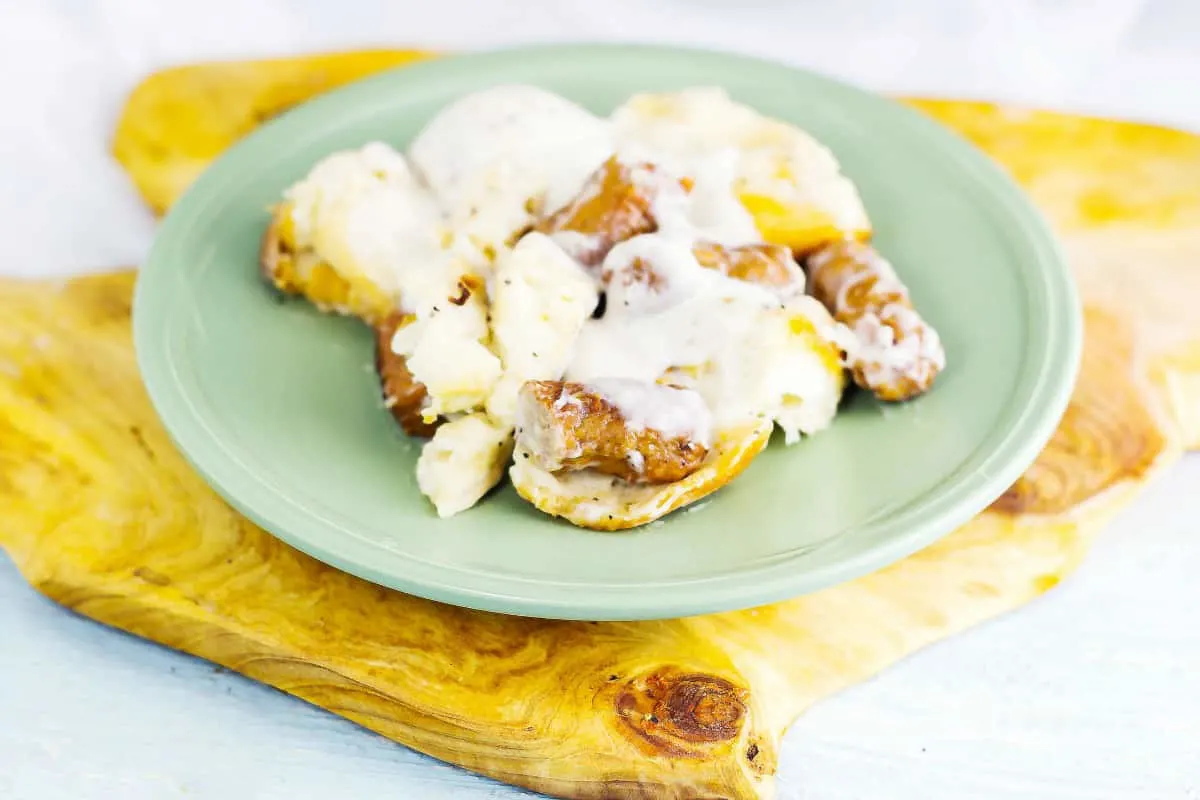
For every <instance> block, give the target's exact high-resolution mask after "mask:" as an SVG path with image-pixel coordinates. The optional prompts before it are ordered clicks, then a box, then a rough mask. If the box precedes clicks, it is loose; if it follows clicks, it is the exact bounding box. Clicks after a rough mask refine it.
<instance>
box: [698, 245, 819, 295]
mask: <svg viewBox="0 0 1200 800" xmlns="http://www.w3.org/2000/svg"><path fill="white" fill-rule="evenodd" d="M692 254H693V255H695V256H696V260H697V261H698V262H699V263H700V266H702V267H705V268H706V269H715V270H717V271H719V272H721V273H722V274H724V275H728V276H729V277H730V278H736V279H737V280H739V281H746V282H747V283H757V284H759V285H760V286H770V287H774V288H780V289H782V288H785V287H789V286H796V287H803V286H804V273H803V272H802V271H801V270H800V265H799V264H797V263H796V260H795V259H794V258H792V251H791V250H789V249H788V248H786V247H784V246H783V245H779V244H747V245H741V246H738V247H725V246H723V245H719V244H715V243H713V242H701V243H700V244H697V245H696V246H695V247H693V248H692Z"/></svg>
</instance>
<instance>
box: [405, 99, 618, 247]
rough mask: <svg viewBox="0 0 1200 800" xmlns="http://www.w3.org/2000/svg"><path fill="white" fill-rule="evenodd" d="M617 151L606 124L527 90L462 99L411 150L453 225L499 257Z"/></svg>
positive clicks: (581, 110)
mask: <svg viewBox="0 0 1200 800" xmlns="http://www.w3.org/2000/svg"><path fill="white" fill-rule="evenodd" d="M612 152H613V144H612V136H611V129H610V125H609V123H608V122H607V121H606V120H602V119H600V118H599V117H596V116H595V115H593V114H591V113H590V112H588V111H587V110H585V109H584V108H582V107H580V106H578V105H576V104H574V103H572V102H570V101H569V100H566V99H565V98H562V97H559V96H558V95H555V94H552V93H550V92H547V91H545V90H543V89H539V88H536V87H533V86H524V85H503V86H496V87H493V88H491V89H486V90H483V91H480V92H475V93H473V94H470V95H467V96H465V97H463V98H461V99H459V100H458V101H456V102H454V103H452V104H451V105H449V106H447V107H446V108H444V109H443V110H442V111H441V112H439V113H438V114H437V116H435V117H434V118H433V119H432V120H431V121H430V122H429V124H428V125H426V126H425V128H424V129H423V130H422V131H421V132H420V133H419V134H418V135H417V137H416V139H414V140H413V143H412V145H411V147H410V148H409V156H410V158H411V161H412V163H413V165H414V167H415V168H416V170H417V171H418V172H419V174H420V175H421V176H422V177H423V178H424V180H425V182H426V183H427V184H428V186H429V187H430V188H431V189H432V191H433V193H434V195H435V196H436V197H437V199H438V201H439V203H440V204H441V206H442V208H443V209H444V210H445V212H446V214H447V216H448V218H449V221H450V223H451V225H453V226H454V228H455V229H456V230H459V231H461V232H462V233H463V234H465V235H466V236H467V237H468V238H470V239H471V240H472V241H473V242H474V243H475V244H477V245H478V246H479V247H481V248H486V249H490V250H493V251H494V250H497V249H499V248H502V247H503V246H504V245H505V244H506V243H507V241H508V240H509V238H510V237H511V236H512V234H513V232H514V231H517V230H520V229H521V228H523V227H526V226H527V225H528V224H529V223H531V222H532V221H533V220H534V218H535V216H536V214H537V213H538V212H540V211H549V210H553V209H555V208H558V207H560V206H562V205H565V204H566V203H567V202H569V201H570V200H571V199H572V198H573V197H575V195H576V194H578V192H579V190H580V189H581V188H582V187H583V185H584V182H585V181H586V180H587V178H588V176H589V175H591V173H592V172H593V171H594V170H595V169H596V168H597V167H598V166H600V164H601V163H603V162H604V160H605V159H607V158H608V157H609V156H610V155H611V154H612Z"/></svg>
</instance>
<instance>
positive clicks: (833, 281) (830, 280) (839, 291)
mask: <svg viewBox="0 0 1200 800" xmlns="http://www.w3.org/2000/svg"><path fill="white" fill-rule="evenodd" d="M807 263H808V277H809V288H810V291H811V292H812V294H813V296H814V297H816V298H817V300H819V301H820V302H821V304H822V305H824V306H825V307H826V308H827V309H829V313H830V314H832V315H833V318H834V319H836V320H837V321H838V322H841V323H842V324H844V325H845V326H846V327H848V328H849V329H850V330H851V332H852V333H853V334H854V340H853V341H852V342H850V343H849V344H850V345H852V346H851V347H848V348H847V353H846V356H847V366H848V367H849V368H850V371H851V372H852V373H853V375H854V382H855V383H856V384H858V385H859V386H860V387H862V388H863V389H867V390H868V391H871V392H874V393H875V396H876V397H878V398H879V399H880V400H885V401H888V402H899V401H903V400H909V399H911V398H913V397H916V396H917V395H920V394H923V393H924V392H926V391H928V390H929V387H930V386H932V385H933V381H934V379H935V378H937V375H938V373H939V372H941V370H942V368H943V367H944V366H945V365H946V353H945V351H944V350H943V349H942V343H941V340H940V339H939V338H938V335H937V331H935V330H934V329H933V327H932V326H930V325H929V324H928V323H927V322H925V320H923V319H921V316H920V315H919V314H918V313H917V311H916V309H915V308H913V304H912V300H910V299H909V296H908V290H907V289H906V288H905V287H904V284H903V283H901V282H900V279H899V277H898V276H897V275H896V270H895V269H894V268H893V267H892V265H891V264H890V263H889V262H888V261H887V259H885V258H884V257H883V256H881V255H880V254H879V253H878V252H877V251H876V250H875V249H874V248H873V247H871V246H870V245H868V244H864V243H862V242H856V241H850V240H847V241H843V242H836V243H834V244H830V245H826V246H825V247H823V248H821V249H820V250H818V251H816V252H815V253H813V254H812V255H811V256H809V258H808V262H807Z"/></svg>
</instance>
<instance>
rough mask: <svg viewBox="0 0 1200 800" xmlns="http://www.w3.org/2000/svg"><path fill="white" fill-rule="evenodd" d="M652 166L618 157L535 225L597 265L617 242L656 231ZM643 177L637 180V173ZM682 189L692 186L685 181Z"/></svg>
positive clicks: (590, 264)
mask: <svg viewBox="0 0 1200 800" xmlns="http://www.w3.org/2000/svg"><path fill="white" fill-rule="evenodd" d="M654 172H655V168H654V165H652V164H635V165H629V164H623V163H621V162H620V161H618V160H617V157H616V156H613V157H612V158H610V159H608V160H607V161H605V162H604V163H603V164H602V165H600V167H599V168H598V169H597V170H596V171H595V172H594V173H593V174H592V176H591V177H590V178H589V179H588V181H587V183H586V184H584V187H583V190H582V191H581V192H580V193H579V195H578V196H577V197H576V198H575V199H574V200H572V201H571V202H570V203H568V204H567V205H565V206H564V207H562V208H560V209H558V210H557V211H555V212H553V213H552V214H550V215H549V216H548V217H546V218H545V219H543V220H542V221H541V222H539V223H538V224H537V225H536V226H535V230H537V231H539V232H541V233H545V234H548V235H554V234H556V233H563V232H566V233H569V234H572V235H571V236H567V237H564V236H559V237H556V238H557V239H558V241H559V243H560V244H562V245H563V247H564V249H566V251H567V252H568V253H570V254H571V255H572V256H573V257H574V258H575V259H576V260H577V261H579V263H581V264H583V265H584V266H585V267H595V266H597V265H599V264H600V262H601V261H603V260H604V257H605V256H606V255H608V251H609V250H611V249H612V248H613V246H614V245H616V244H619V243H620V242H623V241H625V240H626V239H630V238H632V237H634V236H637V235H638V234H641V233H653V232H654V231H655V230H657V229H658V223H657V222H655V220H654V215H653V213H652V206H653V204H654V198H655V195H656V189H655V187H654V185H653V184H654V182H653V180H649V178H652V176H653V175H654ZM639 175H640V176H643V178H644V179H639V177H638V176H639ZM681 184H682V185H683V187H684V189H688V188H690V184H689V183H688V182H686V181H681Z"/></svg>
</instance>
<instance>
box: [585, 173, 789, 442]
mask: <svg viewBox="0 0 1200 800" xmlns="http://www.w3.org/2000/svg"><path fill="white" fill-rule="evenodd" d="M714 158H715V159H716V161H717V162H719V161H720V159H721V158H722V156H721V155H720V154H718V155H716V156H715V157H714ZM656 166H657V164H656ZM696 167H697V168H696V170H695V172H694V174H696V175H700V176H703V177H702V178H699V179H694V180H695V183H694V185H693V188H692V191H691V192H685V191H684V190H683V189H682V187H681V186H680V183H679V178H680V177H684V175H680V174H678V173H675V172H673V171H672V169H666V168H662V167H661V166H659V168H658V169H656V170H655V172H653V173H650V172H648V171H643V172H641V173H640V174H639V175H637V176H636V177H635V180H641V181H646V182H650V181H653V182H654V185H653V187H648V188H653V189H654V191H653V192H649V193H650V194H652V195H653V196H654V197H655V200H654V203H653V207H652V213H653V214H654V217H655V219H656V221H657V222H658V224H659V228H658V230H657V231H656V232H654V233H647V234H642V235H639V236H634V237H632V238H630V239H628V240H626V241H624V242H621V243H619V244H617V245H616V246H615V247H613V249H612V250H611V251H610V252H609V253H608V255H607V256H606V257H605V259H604V262H603V265H602V268H601V270H600V274H601V275H603V276H607V283H606V290H607V302H606V311H605V314H604V316H603V317H602V318H600V319H596V320H589V321H588V322H586V323H585V324H584V326H583V329H582V330H581V331H580V333H579V337H578V339H577V340H576V342H575V352H574V357H573V358H572V359H571V362H570V364H569V365H568V366H567V369H566V376H565V377H566V378H567V380H571V381H580V382H584V383H595V382H596V381H598V380H601V379H624V380H626V381H632V382H640V384H641V385H652V384H654V383H655V382H656V381H658V380H659V379H660V378H662V377H663V375H664V374H666V373H667V372H668V371H669V370H671V369H672V368H679V367H697V368H700V371H701V373H702V374H703V378H702V379H701V380H699V381H697V382H696V384H695V386H696V389H697V390H698V392H699V395H698V396H700V397H702V398H703V399H704V400H705V401H706V402H707V403H708V405H709V406H710V408H711V409H712V414H713V416H714V419H715V424H717V425H718V426H721V427H724V426H727V425H731V424H737V423H741V422H743V421H744V420H745V419H746V418H747V417H752V416H755V415H756V414H758V413H762V412H763V411H764V410H765V409H764V408H763V402H764V401H763V399H762V396H761V393H760V392H759V391H758V389H759V388H760V387H761V385H762V383H763V382H762V380H761V379H759V378H757V377H756V379H755V380H753V381H747V380H746V375H745V373H746V371H747V369H748V368H749V367H748V365H751V364H758V363H760V362H759V361H757V360H755V357H754V355H753V350H754V348H755V346H756V344H755V342H754V338H755V331H756V330H757V329H758V328H760V327H761V325H762V322H763V319H764V316H765V315H770V314H776V313H778V312H779V311H780V301H779V299H778V298H777V296H776V295H775V294H774V293H773V292H772V291H770V290H769V289H767V288H765V287H762V286H758V285H756V284H753V283H749V282H746V281H740V280H736V279H733V278H730V277H728V276H726V275H723V274H722V273H721V272H719V271H717V270H711V269H705V268H704V267H702V266H701V265H700V264H699V262H698V261H697V260H696V257H695V255H694V254H693V252H692V250H693V247H695V245H696V244H697V243H698V242H700V241H709V242H713V241H715V242H717V243H720V244H727V245H729V246H733V245H736V244H742V243H746V242H753V241H758V237H757V236H756V234H755V233H754V232H753V223H752V221H749V220H748V219H747V218H745V211H744V210H743V209H742V208H741V207H740V205H738V204H737V203H736V198H733V195H732V186H731V184H730V181H729V176H728V174H727V171H725V170H724V167H722V166H721V165H720V164H719V163H717V164H716V165H715V166H710V165H706V164H704V163H697V164H696ZM635 172H636V171H635ZM686 177H688V178H691V177H692V173H688V174H686ZM722 208H724V209H725V210H726V211H727V212H728V213H726V214H722V213H720V209H722ZM734 209H736V210H734ZM764 368H765V367H764ZM631 402H632V400H631Z"/></svg>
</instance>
